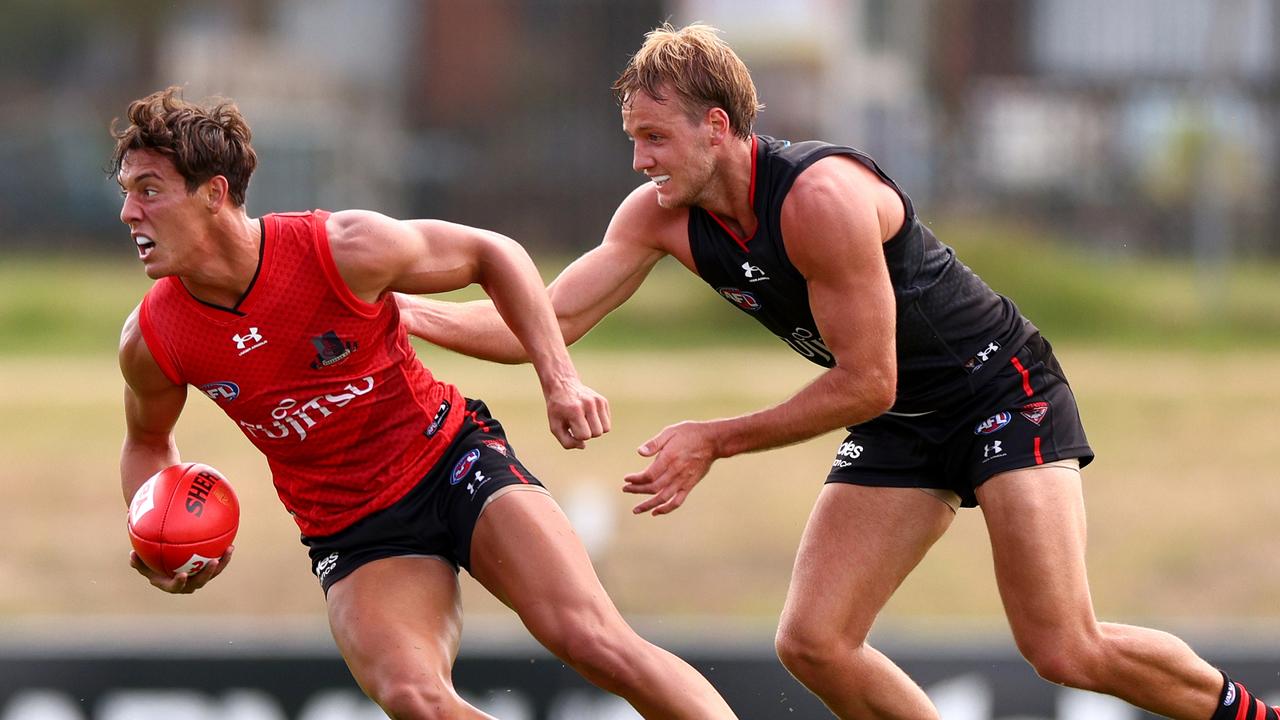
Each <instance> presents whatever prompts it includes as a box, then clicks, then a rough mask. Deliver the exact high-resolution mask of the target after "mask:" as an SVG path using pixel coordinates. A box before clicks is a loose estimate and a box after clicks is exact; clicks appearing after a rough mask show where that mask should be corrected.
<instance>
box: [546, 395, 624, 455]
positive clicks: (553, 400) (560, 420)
mask: <svg viewBox="0 0 1280 720" xmlns="http://www.w3.org/2000/svg"><path fill="white" fill-rule="evenodd" d="M544 394H545V396H546V399H547V421H548V422H549V423H550V424H551V434H552V435H555V436H556V440H559V441H560V446H561V447H563V448H565V449H569V448H577V449H579V450H581V449H582V448H584V447H586V446H587V441H588V440H590V439H592V438H598V437H600V436H601V435H603V434H605V433H607V432H609V430H610V428H611V427H612V420H611V418H610V416H609V401H608V400H606V399H605V397H604V396H603V395H601V394H600V393H598V392H596V391H595V390H592V389H591V388H589V387H587V386H586V385H583V384H582V382H581V381H580V380H578V379H577V378H572V379H569V380H562V381H560V382H557V383H556V384H555V385H554V386H552V387H550V388H548V389H546V390H545V391H544Z"/></svg>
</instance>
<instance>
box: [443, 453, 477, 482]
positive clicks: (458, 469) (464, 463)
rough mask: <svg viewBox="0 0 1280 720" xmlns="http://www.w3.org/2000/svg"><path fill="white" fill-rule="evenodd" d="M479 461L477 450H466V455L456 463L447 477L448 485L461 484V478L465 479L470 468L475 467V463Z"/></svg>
mask: <svg viewBox="0 0 1280 720" xmlns="http://www.w3.org/2000/svg"><path fill="white" fill-rule="evenodd" d="M479 459H480V451H479V450H478V449H476V448H471V449H470V450H468V451H467V454H466V455H463V456H462V459H461V460H459V461H458V464H457V465H454V466H453V472H452V473H450V475H449V484H450V485H457V484H458V483H460V482H462V478H464V477H466V476H467V473H469V472H471V467H472V466H473V465H475V464H476V461H477V460H479Z"/></svg>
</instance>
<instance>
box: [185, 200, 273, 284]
mask: <svg viewBox="0 0 1280 720" xmlns="http://www.w3.org/2000/svg"><path fill="white" fill-rule="evenodd" d="M261 228H262V224H261V223H260V222H259V221H258V220H256V219H254V218H251V217H249V216H248V214H246V213H245V212H244V211H243V210H239V211H236V212H231V213H228V214H227V216H225V217H219V218H217V219H215V220H214V222H213V225H212V227H211V228H210V229H209V233H208V236H207V237H206V238H205V246H206V247H207V248H208V252H207V253H206V256H205V259H204V260H203V261H202V262H201V263H200V266H199V267H198V268H197V269H196V270H194V271H193V272H192V273H190V274H184V275H183V276H182V283H183V284H184V285H186V287H187V290H188V291H190V292H191V294H192V295H193V296H195V297H196V298H198V299H200V300H202V301H204V302H207V303H210V304H213V305H219V306H222V307H234V306H235V305H236V303H237V302H239V301H240V299H241V298H242V297H243V296H244V293H245V291H247V290H248V288H249V283H251V282H253V277H254V275H256V274H257V272H258V262H259V258H260V257H261V248H262V230H261Z"/></svg>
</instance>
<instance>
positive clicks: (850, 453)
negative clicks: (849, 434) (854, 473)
mask: <svg viewBox="0 0 1280 720" xmlns="http://www.w3.org/2000/svg"><path fill="white" fill-rule="evenodd" d="M865 449H866V448H864V447H863V446H861V445H859V444H857V443H854V442H850V441H846V442H842V443H840V449H839V450H836V455H837V456H839V457H847V458H849V459H850V460H857V459H858V458H860V457H862V451H863V450H865Z"/></svg>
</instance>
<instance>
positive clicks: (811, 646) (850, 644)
mask: <svg viewBox="0 0 1280 720" xmlns="http://www.w3.org/2000/svg"><path fill="white" fill-rule="evenodd" d="M862 642H863V639H862V638H847V637H843V636H841V635H840V634H839V633H836V632H834V631H832V630H831V629H830V628H829V626H828V625H827V624H825V623H816V622H811V621H804V620H792V619H785V618H784V620H783V621H782V623H781V624H779V625H778V634H777V636H776V637H775V638H774V641H773V646H774V650H775V651H776V652H777V654H778V660H779V661H781V662H782V666H783V667H785V668H786V669H787V671H788V672H790V673H791V674H792V675H794V676H796V678H798V679H800V681H801V682H804V681H805V679H806V678H808V677H810V676H812V675H813V674H814V673H815V672H821V670H822V669H823V668H830V667H833V666H834V664H835V661H837V660H840V659H844V660H846V661H847V660H849V659H853V658H854V657H855V656H856V652H857V650H858V648H860V647H861V646H862Z"/></svg>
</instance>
